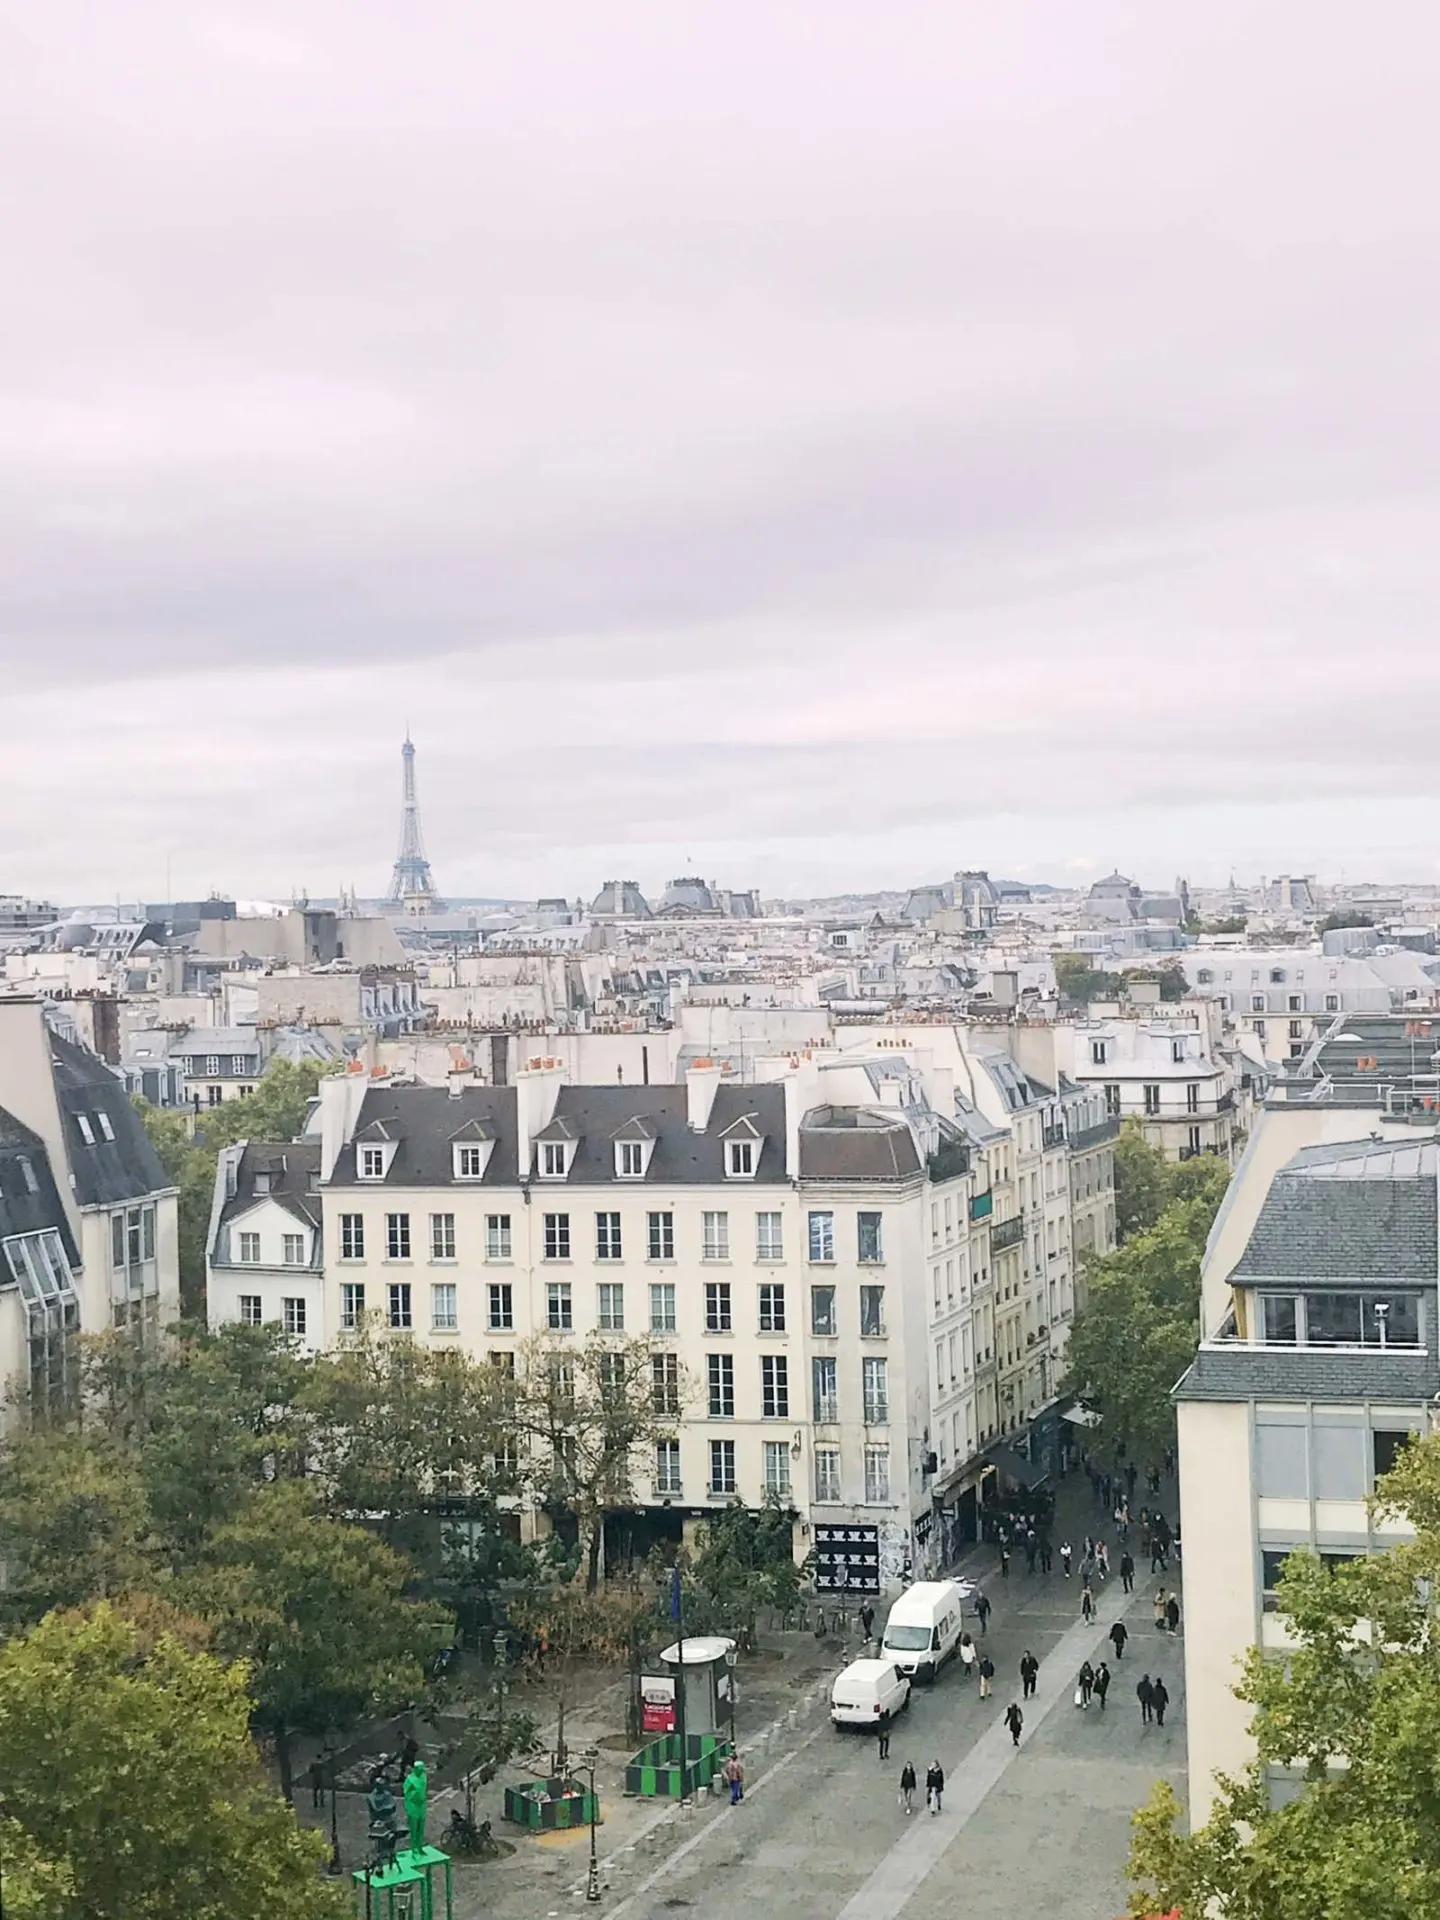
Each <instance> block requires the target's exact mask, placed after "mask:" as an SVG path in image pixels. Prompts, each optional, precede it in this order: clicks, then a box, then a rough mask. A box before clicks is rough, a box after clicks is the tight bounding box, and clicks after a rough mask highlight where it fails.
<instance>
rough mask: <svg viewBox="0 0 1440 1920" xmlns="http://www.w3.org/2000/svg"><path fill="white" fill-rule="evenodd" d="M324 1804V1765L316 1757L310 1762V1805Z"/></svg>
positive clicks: (321, 1805) (320, 1805)
mask: <svg viewBox="0 0 1440 1920" xmlns="http://www.w3.org/2000/svg"><path fill="white" fill-rule="evenodd" d="M324 1804H325V1763H324V1761H323V1760H321V1759H320V1758H319V1757H318V1756H317V1757H316V1758H315V1759H314V1760H312V1761H311V1762H310V1805H311V1806H312V1807H323V1806H324Z"/></svg>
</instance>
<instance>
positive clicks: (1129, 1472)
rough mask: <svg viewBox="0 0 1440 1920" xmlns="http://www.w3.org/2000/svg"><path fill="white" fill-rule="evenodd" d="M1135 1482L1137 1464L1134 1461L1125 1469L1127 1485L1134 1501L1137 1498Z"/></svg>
mask: <svg viewBox="0 0 1440 1920" xmlns="http://www.w3.org/2000/svg"><path fill="white" fill-rule="evenodd" d="M1135 1480H1136V1473H1135V1462H1134V1461H1133V1460H1132V1461H1131V1462H1130V1464H1129V1466H1128V1467H1126V1469H1125V1485H1126V1487H1127V1488H1128V1489H1129V1493H1130V1498H1131V1500H1132V1501H1133V1500H1134V1498H1135Z"/></svg>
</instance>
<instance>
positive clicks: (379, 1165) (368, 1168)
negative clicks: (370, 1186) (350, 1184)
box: [355, 1147, 385, 1180]
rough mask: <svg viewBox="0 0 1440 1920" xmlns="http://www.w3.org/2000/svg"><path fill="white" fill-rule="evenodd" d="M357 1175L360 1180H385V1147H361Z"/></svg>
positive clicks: (357, 1159) (358, 1152)
mask: <svg viewBox="0 0 1440 1920" xmlns="http://www.w3.org/2000/svg"><path fill="white" fill-rule="evenodd" d="M356 1162H357V1164H356V1168H355V1175H356V1178H357V1179H360V1180H383V1179H384V1178H385V1149H384V1147H361V1148H359V1149H358V1151H357V1154H356Z"/></svg>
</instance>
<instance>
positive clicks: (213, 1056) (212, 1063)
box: [205, 1053, 220, 1080]
mask: <svg viewBox="0 0 1440 1920" xmlns="http://www.w3.org/2000/svg"><path fill="white" fill-rule="evenodd" d="M219 1071H220V1056H219V1054H218V1053H207V1054H206V1056H205V1072H206V1074H207V1075H208V1077H209V1078H210V1079H211V1080H213V1079H214V1078H215V1076H216V1074H217V1073H219Z"/></svg>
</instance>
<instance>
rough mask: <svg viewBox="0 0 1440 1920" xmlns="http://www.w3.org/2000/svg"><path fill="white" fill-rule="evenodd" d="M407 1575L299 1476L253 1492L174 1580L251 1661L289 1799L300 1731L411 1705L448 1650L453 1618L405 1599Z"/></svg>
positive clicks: (393, 1556) (235, 1653) (186, 1599)
mask: <svg viewBox="0 0 1440 1920" xmlns="http://www.w3.org/2000/svg"><path fill="white" fill-rule="evenodd" d="M410 1577H411V1568H410V1565H409V1563H408V1561H406V1560H405V1559H403V1558H402V1557H401V1556H400V1555H399V1554H398V1553H395V1552H393V1551H392V1550H391V1549H390V1548H389V1547H387V1546H386V1545H385V1544H384V1542H383V1541H380V1540H377V1539H375V1538H374V1536H373V1535H372V1534H369V1533H367V1532H366V1531H365V1530H364V1529H363V1528H362V1527H356V1526H349V1525H347V1524H346V1523H345V1522H343V1521H339V1520H332V1519H329V1518H327V1517H326V1516H325V1515H323V1514H321V1513H320V1512H318V1511H317V1509H316V1505H315V1496H314V1491H313V1489H311V1488H309V1487H307V1486H306V1485H304V1484H303V1483H302V1482H299V1481H293V1480H290V1481H280V1482H278V1483H277V1484H275V1485H274V1486H269V1487H265V1488H262V1489H260V1490H259V1491H258V1492H256V1493H254V1494H252V1495H251V1496H250V1498H249V1499H248V1500H247V1501H246V1503H245V1505H244V1506H243V1507H242V1508H241V1510H240V1512H239V1513H238V1514H237V1515H236V1517H235V1518H234V1519H233V1520H231V1521H229V1522H227V1523H226V1524H225V1525H223V1526H221V1527H219V1528H217V1529H216V1530H215V1532H214V1534H213V1535H212V1536H211V1537H210V1539H209V1541H208V1543H207V1545H206V1548H205V1552H204V1554H203V1557H202V1558H201V1559H200V1560H199V1562H198V1563H197V1564H196V1565H195V1566H194V1567H193V1568H191V1569H189V1570H187V1572H186V1574H185V1575H184V1576H183V1577H182V1579H181V1580H180V1581H178V1582H177V1587H176V1591H177V1596H178V1597H179V1598H180V1599H181V1600H182V1602H183V1603H184V1604H186V1605H187V1606H189V1607H191V1608H192V1609H193V1610H194V1611H195V1612H196V1613H198V1614H199V1615H200V1616H201V1617H202V1618H203V1619H205V1620H206V1621H207V1622H209V1624H210V1627H211V1631H212V1633H213V1635H214V1644H215V1647H216V1650H217V1652H220V1653H223V1654H226V1655H228V1656H229V1657H230V1658H232V1659H243V1660H245V1661H247V1662H248V1663H249V1666H250V1673H251V1690H252V1692H253V1694H254V1698H255V1712H256V1720H257V1723H258V1724H259V1726H260V1727H261V1728H262V1729H263V1730H264V1731H265V1732H266V1733H267V1734H268V1735H269V1736H270V1737H271V1739H273V1741H274V1743H275V1756H276V1760H277V1762H278V1764H279V1768H280V1786H281V1791H282V1792H283V1793H284V1795H285V1797H286V1798H287V1799H288V1798H289V1797H290V1790H291V1757H290V1756H291V1745H292V1741H293V1738H294V1736H295V1734H297V1733H314V1734H320V1733H324V1732H326V1731H327V1730H329V1729H332V1728H334V1727H338V1726H349V1725H351V1724H352V1723H353V1722H354V1721H356V1720H358V1719H359V1718H360V1717H361V1716H362V1715H363V1714H365V1713H368V1712H372V1711H375V1710H377V1709H381V1708H389V1707H394V1706H395V1705H397V1704H399V1703H400V1702H402V1701H405V1700H408V1699H411V1698H413V1696H414V1695H415V1694H416V1692H418V1690H419V1688H420V1686H421V1684H422V1681H423V1677H424V1672H425V1669H426V1668H427V1667H428V1666H429V1664H430V1663H431V1660H432V1659H433V1656H434V1655H435V1653H437V1652H438V1651H439V1649H440V1648H441V1647H442V1646H444V1645H447V1644H448V1643H449V1640H450V1638H451V1636H452V1633H453V1623H452V1622H450V1621H449V1620H448V1619H446V1618H445V1616H444V1615H442V1614H440V1613H439V1612H438V1611H436V1610H433V1609H430V1608H426V1607H422V1606H418V1605H417V1604H416V1603H415V1602H413V1601H411V1600H408V1599H407V1598H406V1597H405V1594H406V1588H407V1586H408V1584H409V1581H410Z"/></svg>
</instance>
